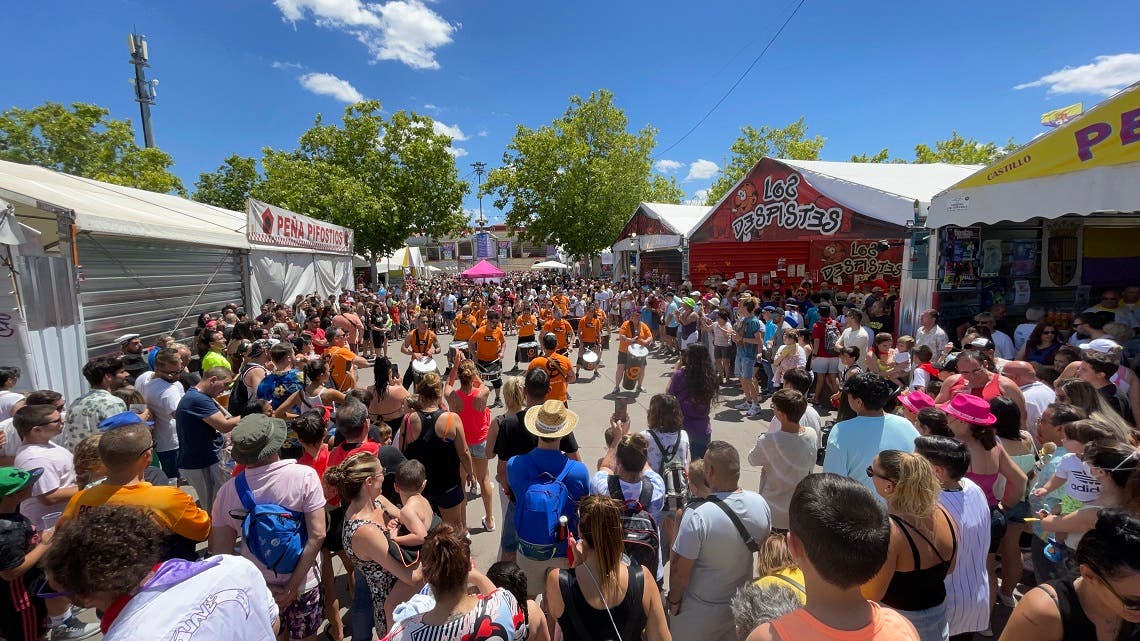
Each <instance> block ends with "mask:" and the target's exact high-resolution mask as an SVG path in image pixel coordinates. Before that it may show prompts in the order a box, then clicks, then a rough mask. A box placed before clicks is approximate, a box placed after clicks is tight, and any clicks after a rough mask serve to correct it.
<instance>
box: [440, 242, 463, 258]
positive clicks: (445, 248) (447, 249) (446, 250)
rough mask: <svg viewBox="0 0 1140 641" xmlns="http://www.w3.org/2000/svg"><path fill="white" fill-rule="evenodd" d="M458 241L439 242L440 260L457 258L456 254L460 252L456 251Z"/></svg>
mask: <svg viewBox="0 0 1140 641" xmlns="http://www.w3.org/2000/svg"><path fill="white" fill-rule="evenodd" d="M456 245H458V243H440V244H439V259H440V260H455V256H456V255H457V254H458V253H459V252H458V251H456Z"/></svg>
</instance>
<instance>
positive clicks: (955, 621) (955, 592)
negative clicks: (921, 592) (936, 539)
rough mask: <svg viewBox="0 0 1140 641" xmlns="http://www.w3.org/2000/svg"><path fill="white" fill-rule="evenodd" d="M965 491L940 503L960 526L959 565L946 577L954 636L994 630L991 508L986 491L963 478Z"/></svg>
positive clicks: (944, 496) (946, 494) (951, 493)
mask: <svg viewBox="0 0 1140 641" xmlns="http://www.w3.org/2000/svg"><path fill="white" fill-rule="evenodd" d="M961 484H962V489H961V490H942V493H941V495H940V496H939V499H938V502H939V503H941V504H942V507H944V508H946V511H947V512H949V513H950V518H952V519H954V523H955V524H956V525H957V526H958V561H957V562H956V563H955V565H954V571H953V572H951V573H950V574H948V575H946V580H945V581H946V620H947V622H948V623H949V624H950V636H954V635H956V634H964V633H967V632H978V631H980V630H985V629H986V628H988V627H990V580H989V575H988V574H987V573H986V557H987V555H988V552H989V549H990V507H989V503H988V502H987V501H986V495H985V493H984V492H982V488H980V487H978V486H977V484H976V483H974V482H973V481H971V480H970V479H966V478H963V479H962V481H961Z"/></svg>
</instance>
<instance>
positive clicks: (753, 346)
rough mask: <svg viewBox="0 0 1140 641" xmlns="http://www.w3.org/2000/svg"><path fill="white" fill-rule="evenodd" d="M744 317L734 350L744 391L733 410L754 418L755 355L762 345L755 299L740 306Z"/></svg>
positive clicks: (757, 397) (756, 400)
mask: <svg viewBox="0 0 1140 641" xmlns="http://www.w3.org/2000/svg"><path fill="white" fill-rule="evenodd" d="M742 307H743V308H744V312H745V316H744V318H743V319H741V321H740V331H739V332H738V333H737V334H736V336H737V338H736V342H737V344H738V345H739V347H738V348H737V350H736V377H737V378H739V379H740V387H741V389H742V390H743V391H744V402H742V403H740V404H739V405H736V406H735V409H738V410H741V411H743V412H746V413H747V414H746V415H747V416H755V415H756V414H757V412H759V411H760V388H759V387H758V386H757V385H756V377H755V371H754V370H755V368H756V354H757V352H758V350H759V347H760V345H762V344H763V343H764V327H763V325H761V323H760V319H759V318H757V317H756V299H755V298H749V299H748V300H745V301H744V304H743V305H742Z"/></svg>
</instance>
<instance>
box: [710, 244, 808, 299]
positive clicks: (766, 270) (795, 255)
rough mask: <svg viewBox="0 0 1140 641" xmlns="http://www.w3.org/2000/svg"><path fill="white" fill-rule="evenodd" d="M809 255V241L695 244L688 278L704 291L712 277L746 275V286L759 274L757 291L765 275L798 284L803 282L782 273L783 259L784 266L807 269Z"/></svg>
mask: <svg viewBox="0 0 1140 641" xmlns="http://www.w3.org/2000/svg"><path fill="white" fill-rule="evenodd" d="M810 252H811V243H810V242H809V241H806V240H803V241H763V240H760V241H756V242H751V243H741V242H736V241H729V242H705V243H693V244H692V245H690V246H689V278H690V279H691V280H692V282H693V286H695V287H701V286H702V285H704V283H705V279H706V278H708V277H709V275H711V274H720V275H722V276H724V277H725V278H726V279H728V278H732V277H733V276H734V275H735V274H736V273H737V272H743V273H744V278H745V281H744V282H745V283H746V286H747V283H748V280H747V279H748V274H750V273H756V274H758V277H757V284H756V285H752V286H750V287H751V288H752V289H756V288H763V287H764V286H763V284H762V283H763V275H764V274H770V273H771V272H773V271H775V272H776V276H777V277H779V278H781V279H783V281H784V283H785V284H787V283H790V282H792V281H793V280H794V281H796V282H799V280H800V278H799V277H790V276H788V272H787V271H786V269H785V270H784V271H780V270H779V264H780V259H781V258H783V259H784V264H785V266H788V265H800V264H803V265H806V264H807V263H808V256H809V254H810Z"/></svg>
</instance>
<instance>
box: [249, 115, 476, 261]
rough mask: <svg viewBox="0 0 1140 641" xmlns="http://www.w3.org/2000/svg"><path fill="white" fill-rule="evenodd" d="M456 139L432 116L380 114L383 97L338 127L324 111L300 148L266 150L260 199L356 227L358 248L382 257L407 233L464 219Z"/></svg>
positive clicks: (453, 226)
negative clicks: (435, 125) (453, 149)
mask: <svg viewBox="0 0 1140 641" xmlns="http://www.w3.org/2000/svg"><path fill="white" fill-rule="evenodd" d="M450 146H451V140H450V139H449V138H448V137H447V136H444V135H440V134H436V133H434V132H433V131H432V121H431V119H430V118H427V117H426V116H420V115H417V114H414V113H408V112H405V111H398V112H396V113H395V114H393V115H392V118H391V120H389V121H385V120H384V118H383V117H382V116H381V115H380V103H379V102H378V101H364V102H360V103H357V104H355V105H351V106H349V107H347V108H345V112H344V118H343V119H342V123H341V125H340V126H337V125H330V124H325V123H324V121H323V119H322V117H321V116H320V115H318V116H317V118H316V122H315V123H314V124H313V126H312V128H310V129H309V130H308V131H306V132H305V133H304V134H303V135H302V136H301V140H300V145H299V147H298V148H297V149H296V150H295V151H279V150H273V149H268V148H267V149H265V150H264V155H263V156H262V159H261V165H262V168H263V170H264V172H265V179H264V180H263V181H262V182H260V183H258V184H257V185H256V186H254V188H253V190H252V195H253V197H254V198H257V199H259V200H264V201H265V202H268V203H273V204H275V205H279V206H281V207H284V208H286V209H290V210H292V211H295V212H297V213H301V214H305V215H309V216H313V217H315V218H320V219H322V220H327V221H329V222H331V223H334V224H337V225H341V226H344V227H349V228H351V229H352V230H353V232H354V235H355V241H356V249H357V251H360V252H364V253H370V254H372V255H374V256H375V255H380V254H386V253H388V252H391V251H392V250H394V249H398V248H399V247H402V246H403V245H404V241H405V240H406V239H407V238H408V236H410V235H412V234H414V233H423V234H427V235H431V236H440V235H445V234H448V233H451V232H453V231H455V230H457V229H459V228H461V227H462V226H463V225H464V224H465V223H466V217H465V216H464V215H463V213H462V208H461V205H462V202H463V196H464V195H465V194H466V193H467V192H468V190H469V185H468V183H466V182H464V181H461V180H459V171H458V169H457V168H456V166H455V159H454V158H453V157H452V156H451V154H450V153H449V150H450Z"/></svg>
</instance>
